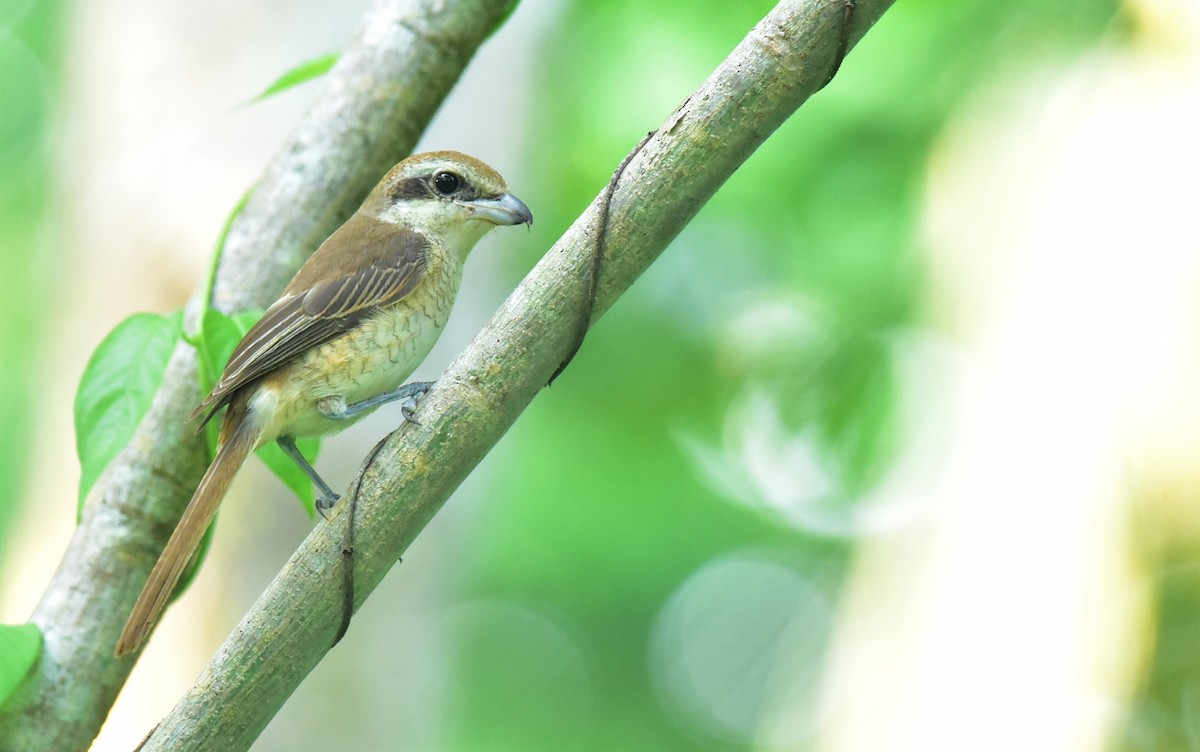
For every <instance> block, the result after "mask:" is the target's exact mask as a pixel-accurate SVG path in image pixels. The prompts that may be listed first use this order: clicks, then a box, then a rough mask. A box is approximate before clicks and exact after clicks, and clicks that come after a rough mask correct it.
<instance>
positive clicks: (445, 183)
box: [433, 172, 462, 196]
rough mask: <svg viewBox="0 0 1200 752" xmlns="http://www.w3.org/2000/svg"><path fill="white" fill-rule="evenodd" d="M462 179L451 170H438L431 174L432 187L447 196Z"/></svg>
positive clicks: (456, 188) (456, 187)
mask: <svg viewBox="0 0 1200 752" xmlns="http://www.w3.org/2000/svg"><path fill="white" fill-rule="evenodd" d="M461 184H462V180H461V179H460V178H459V177H458V176H457V175H455V174H454V173H453V172H439V173H438V174H436V175H434V176H433V187H434V189H435V190H436V191H437V192H438V193H440V194H442V195H443V196H449V195H450V194H451V193H454V192H455V191H457V190H458V186H459V185H461Z"/></svg>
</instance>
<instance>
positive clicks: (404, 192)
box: [114, 151, 533, 656]
mask: <svg viewBox="0 0 1200 752" xmlns="http://www.w3.org/2000/svg"><path fill="white" fill-rule="evenodd" d="M520 224H525V225H532V224H533V215H532V213H531V212H530V211H529V207H528V206H526V205H525V203H524V202H522V201H521V200H520V199H519V198H517V197H516V196H514V195H513V194H512V193H510V192H509V190H508V186H507V184H506V183H505V181H504V178H503V177H501V176H500V174H499V173H498V172H496V170H494V169H493V168H491V167H489V166H488V165H486V164H484V163H483V162H481V161H480V160H478V159H475V158H474V157H471V156H468V155H466V154H462V153H460V152H455V151H433V152H426V153H423V154H416V155H413V156H411V157H409V158H407V159H405V160H403V161H402V162H400V163H399V164H397V165H396V166H395V167H393V168H392V169H391V170H390V171H389V172H388V173H387V174H386V175H385V176H384V177H383V179H382V180H380V182H379V184H378V185H376V186H375V188H374V189H373V190H372V191H371V192H370V194H369V195H368V196H367V198H366V199H365V200H364V201H363V203H362V206H361V207H359V209H358V210H357V211H356V212H355V213H354V214H353V215H352V216H351V217H350V218H349V219H348V220H346V222H345V223H344V224H343V225H342V226H341V227H339V228H338V229H337V230H335V231H334V232H333V234H331V235H330V236H329V237H328V239H326V240H325V242H323V243H322V244H321V245H320V246H319V247H318V248H317V250H316V251H315V252H314V253H313V254H312V256H310V257H309V259H308V260H307V261H306V262H305V263H304V265H303V266H301V267H300V270H299V271H298V272H297V273H296V276H295V277H294V278H293V279H292V281H291V282H290V283H289V284H288V286H287V288H286V289H284V291H283V294H282V295H281V296H280V298H279V300H277V301H276V302H275V303H274V304H273V305H271V307H270V308H268V309H267V310H266V312H265V313H264V314H263V316H262V318H261V319H259V321H258V322H257V323H256V324H254V326H252V327H251V328H250V330H249V331H247V332H246V335H245V337H243V338H242V340H241V341H240V343H239V344H238V345H237V347H236V348H235V349H234V351H233V354H232V355H231V356H230V359H229V362H228V364H227V365H226V366H225V369H224V371H223V372H222V374H221V377H220V379H218V380H217V382H216V384H215V385H214V386H213V388H212V391H211V392H209V394H208V396H207V397H205V398H204V400H203V401H202V402H201V403H200V405H199V406H198V407H197V408H196V410H195V411H194V412H193V413H192V416H191V418H190V420H196V421H199V426H200V428H202V427H203V426H204V425H205V424H206V423H207V422H208V421H209V420H211V419H212V418H213V417H214V416H215V415H216V414H217V412H218V411H220V410H221V409H222V408H224V409H225V415H224V418H223V419H222V421H221V424H220V431H219V432H218V440H217V449H216V453H215V455H214V458H213V460H212V463H211V464H210V465H209V466H208V469H207V471H206V472H205V473H204V477H203V478H202V480H201V481H200V484H199V486H197V488H196V491H195V493H194V495H193V496H192V498H191V501H190V502H189V503H188V505H187V508H186V509H185V511H184V513H183V516H182V517H181V518H180V520H179V523H178V524H177V525H176V527H175V529H174V530H173V532H172V533H171V536H170V539H169V540H168V541H167V544H166V546H165V547H164V549H163V551H162V554H161V555H160V556H159V558H158V561H157V562H156V563H155V565H154V567H153V569H152V570H151V572H150V575H149V577H148V578H147V580H146V583H145V586H144V587H143V588H142V591H141V594H140V595H139V596H138V599H137V601H136V603H135V604H134V606H133V609H132V611H131V612H130V615H129V618H128V620H127V621H126V623H125V627H124V629H123V630H122V632H121V635H120V637H119V639H118V640H117V644H116V648H115V650H114V653H115V654H116V655H117V656H123V655H126V654H129V653H132V652H134V651H136V650H138V649H139V648H140V647H141V645H142V644H143V642H144V641H145V639H146V636H147V635H148V634H149V632H150V630H151V629H152V628H153V626H154V624H155V623H156V622H157V621H158V618H159V616H160V615H161V614H162V611H163V609H164V608H165V606H166V604H167V601H168V599H169V598H170V597H171V595H172V593H173V591H174V590H175V588H176V586H177V585H178V583H179V578H180V577H181V576H182V574H183V572H184V570H185V568H186V567H187V564H188V561H189V560H190V559H191V557H192V556H193V555H194V554H195V552H196V549H197V548H198V547H199V545H200V541H201V539H202V538H203V536H204V533H205V530H207V528H208V526H209V524H210V523H211V522H212V518H213V516H214V514H215V513H216V511H217V507H218V506H219V505H220V503H221V500H222V499H223V498H224V496H225V493H226V491H227V490H228V489H229V486H230V483H231V482H232V481H233V478H234V476H235V475H236V474H237V471H238V470H239V468H241V466H242V464H243V463H244V462H245V461H246V458H247V457H248V456H249V454H250V452H252V451H253V450H254V449H256V448H258V447H260V446H263V445H265V444H268V443H270V442H271V441H275V442H277V443H278V444H279V446H280V447H281V448H282V449H283V451H284V452H285V453H286V454H287V455H288V456H290V457H291V458H292V459H293V460H295V462H296V463H297V464H298V465H299V466H300V468H301V469H303V470H304V472H305V473H307V474H308V476H309V477H310V478H311V479H312V481H313V483H314V484H315V485H316V486H317V487H318V488H319V489H320V490H321V492H322V495H321V497H320V498H319V499H318V500H317V507H318V509H321V510H324V509H328V508H330V507H332V506H333V505H334V504H336V502H337V500H338V495H337V494H336V493H334V492H333V490H332V489H331V488H330V487H329V485H328V484H327V483H325V481H324V480H322V479H321V476H320V475H318V474H317V472H316V471H315V470H314V469H313V467H312V466H311V465H310V464H309V463H308V461H307V460H306V459H305V458H304V456H303V454H301V452H300V450H299V449H298V448H297V447H296V442H295V440H296V438H297V437H309V436H323V435H326V434H330V433H334V432H336V431H340V430H342V429H344V428H346V427H347V426H349V425H351V424H353V423H354V422H355V421H357V420H359V419H360V418H362V417H364V416H366V415H368V414H369V413H370V412H371V411H373V410H374V409H375V408H377V407H379V406H380V405H383V404H386V403H389V402H395V401H399V402H400V403H401V410H400V411H401V414H402V416H403V417H404V419H405V420H410V421H413V422H416V421H415V418H414V415H413V411H414V410H415V408H416V404H417V400H418V399H419V398H420V397H421V396H422V395H424V394H425V392H427V391H428V390H429V388H430V386H431V385H432V382H414V383H412V384H404V380H405V379H407V378H408V377H409V376H410V375H411V374H412V372H413V370H414V369H415V368H416V366H417V365H418V364H420V362H421V361H422V360H424V359H425V356H426V355H428V354H429V351H430V349H432V347H433V344H434V342H436V341H437V338H438V336H439V335H440V334H441V331H442V328H443V327H444V326H445V324H446V320H447V318H449V316H450V309H451V307H452V306H453V304H454V300H455V298H456V296H457V293H458V287H459V283H460V281H461V279H462V273H463V265H464V263H465V262H466V259H467V256H468V255H469V254H470V252H471V250H472V248H474V246H475V244H476V243H477V242H478V241H479V240H480V239H481V238H482V237H483V236H484V235H485V234H487V232H488V231H489V230H491V229H493V228H494V227H496V226H498V225H520ZM198 430H199V429H198Z"/></svg>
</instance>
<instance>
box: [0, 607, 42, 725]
mask: <svg viewBox="0 0 1200 752" xmlns="http://www.w3.org/2000/svg"><path fill="white" fill-rule="evenodd" d="M41 652H42V631H41V630H40V629H38V628H37V626H36V625H34V624H20V625H17V626H13V625H11V624H0V707H2V706H3V705H4V703H6V702H8V698H9V697H10V696H11V695H12V693H13V690H15V689H16V688H17V687H18V686H19V685H20V684H21V681H22V680H23V679H24V678H25V676H26V675H28V674H29V669H31V668H33V664H34V663H36V662H37V659H38V656H39V655H40V654H41Z"/></svg>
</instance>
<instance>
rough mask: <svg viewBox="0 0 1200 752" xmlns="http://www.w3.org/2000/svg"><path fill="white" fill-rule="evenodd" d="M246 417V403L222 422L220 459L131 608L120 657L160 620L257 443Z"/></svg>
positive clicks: (118, 652)
mask: <svg viewBox="0 0 1200 752" xmlns="http://www.w3.org/2000/svg"><path fill="white" fill-rule="evenodd" d="M238 408H241V409H238ZM246 418H247V416H246V413H245V408H244V407H242V405H238V404H234V405H230V408H229V410H228V412H227V414H226V415H225V420H224V422H223V423H222V424H221V441H220V447H219V448H218V449H217V456H216V457H215V458H214V459H213V461H212V464H211V465H209V466H208V471H207V472H205V473H204V478H203V479H202V480H201V481H200V485H199V486H198V487H197V488H196V493H195V494H193V495H192V500H191V501H190V502H188V505H187V509H185V510H184V512H183V517H182V518H181V519H180V520H179V524H178V525H177V526H176V527H175V531H174V532H173V533H171V538H170V540H168V541H167V546H166V548H164V549H163V552H162V555H161V556H159V557H158V562H157V563H155V565H154V569H152V570H151V571H150V577H149V579H147V580H146V586H145V587H143V588H142V594H141V595H139V596H138V599H137V603H135V604H133V611H132V612H130V614H129V619H128V621H126V622H125V629H123V630H121V637H120V638H119V639H118V640H117V647H116V650H115V651H114V652H115V654H116V655H117V656H122V655H125V654H126V653H132V652H133V651H135V650H137V649H138V648H139V647H140V646H141V644H142V642H143V641H144V640H145V639H146V635H147V634H149V632H150V629H151V627H153V626H154V623H155V622H157V621H158V617H159V616H160V615H161V614H162V611H163V608H165V607H166V605H167V600H168V599H169V598H170V597H171V593H173V592H174V590H175V586H176V585H177V584H179V578H180V577H181V576H182V575H183V570H184V569H185V568H186V567H187V564H188V560H189V559H191V558H192V554H194V553H195V552H196V549H197V548H198V547H199V545H200V540H201V538H203V537H204V531H206V530H207V529H208V526H209V523H211V522H212V518H213V515H214V514H216V512H217V507H218V506H220V505H221V500H222V499H223V498H225V492H226V491H227V490H228V489H229V484H230V483H231V482H232V481H233V476H234V475H236V474H237V471H238V470H239V469H240V468H241V466H242V463H244V462H245V461H246V457H247V456H248V455H249V454H250V452H251V451H252V450H253V449H254V447H255V445H257V444H258V439H259V438H260V428H259V427H258V426H257V425H252V424H254V423H256V421H254V420H253V417H252V416H251V417H250V418H249V419H246Z"/></svg>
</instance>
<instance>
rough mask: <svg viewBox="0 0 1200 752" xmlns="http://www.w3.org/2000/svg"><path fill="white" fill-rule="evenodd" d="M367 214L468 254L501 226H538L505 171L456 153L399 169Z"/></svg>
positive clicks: (419, 158) (429, 156)
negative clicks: (507, 181) (511, 190)
mask: <svg viewBox="0 0 1200 752" xmlns="http://www.w3.org/2000/svg"><path fill="white" fill-rule="evenodd" d="M362 211H365V212H367V213H368V214H371V215H372V216H374V217H375V218H377V219H380V220H382V221H384V222H394V223H396V224H401V225H405V226H407V227H411V228H412V229H414V230H419V231H421V232H424V233H427V234H431V235H435V236H438V237H440V238H442V239H444V240H445V241H447V242H449V243H451V244H453V245H455V246H458V247H465V248H466V249H468V250H469V249H470V247H471V246H473V245H474V244H475V242H476V241H477V240H479V238H481V237H483V235H484V234H485V233H486V232H487V231H488V230H490V229H492V228H493V227H495V226H496V225H517V224H533V214H531V213H530V211H529V207H527V206H526V205H525V203H524V202H522V201H521V199H519V198H517V197H516V196H514V195H512V194H511V193H509V192H508V186H507V185H506V184H505V182H504V178H502V177H501V176H500V173H498V172H496V171H495V170H493V169H492V168H491V167H489V166H487V165H486V164H484V163H483V162H480V161H479V160H478V159H475V158H474V157H469V156H467V155H466V154H460V153H459V152H456V151H432V152H426V153H424V154H414V155H413V156H411V157H409V158H408V159H406V160H404V161H403V162H401V163H400V164H398V165H396V166H395V167H393V168H392V169H391V171H389V172H388V174H387V175H385V176H384V178H383V180H381V181H380V182H379V185H377V186H376V187H375V190H373V191H371V195H370V196H369V197H368V198H367V200H366V202H364V203H363V207H362Z"/></svg>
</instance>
